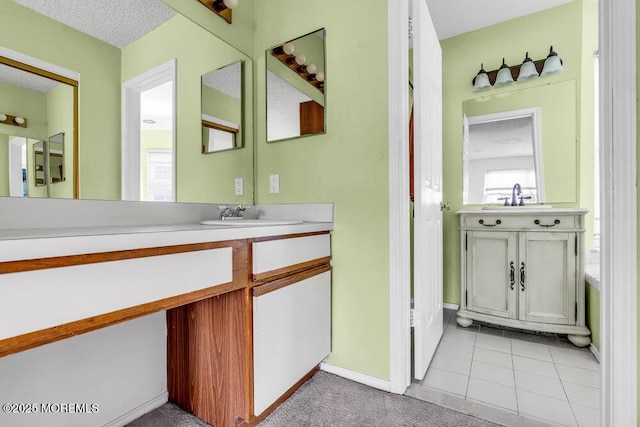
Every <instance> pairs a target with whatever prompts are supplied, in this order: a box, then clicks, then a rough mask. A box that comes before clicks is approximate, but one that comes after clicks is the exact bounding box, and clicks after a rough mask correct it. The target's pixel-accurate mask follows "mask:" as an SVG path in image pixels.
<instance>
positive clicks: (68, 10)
mask: <svg viewBox="0 0 640 427" xmlns="http://www.w3.org/2000/svg"><path fill="white" fill-rule="evenodd" d="M14 1H15V2H16V3H19V4H21V5H23V6H26V7H28V8H30V9H33V10H35V11H36V12H39V13H41V14H43V15H46V16H49V17H50V18H53V19H55V20H56V21H59V22H62V23H63V24H66V25H68V26H70V27H73V28H75V29H77V30H79V31H82V32H83V33H86V34H89V35H91V36H93V37H95V38H97V39H100V40H102V41H104V42H106V43H109V44H111V45H113V46H116V47H118V48H120V49H122V48H123V47H125V46H127V45H128V44H130V43H131V42H133V41H135V40H137V39H139V38H140V37H142V36H143V35H145V34H147V33H148V32H150V31H151V30H153V29H154V28H156V27H157V26H159V25H160V24H162V23H163V22H165V21H167V20H169V19H170V18H172V17H173V16H174V15H175V14H176V12H175V11H174V10H173V9H171V8H170V7H169V6H167V5H166V4H164V3H163V2H162V1H160V0H110V1H108V2H106V3H103V2H101V1H94V0H55V1H52V0H14Z"/></svg>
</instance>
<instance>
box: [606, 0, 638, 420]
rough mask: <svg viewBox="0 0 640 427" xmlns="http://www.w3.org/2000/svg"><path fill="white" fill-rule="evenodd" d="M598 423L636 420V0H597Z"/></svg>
mask: <svg viewBox="0 0 640 427" xmlns="http://www.w3.org/2000/svg"><path fill="white" fill-rule="evenodd" d="M599 20H600V22H599V27H600V31H599V33H600V41H599V42H600V66H601V73H600V83H601V84H600V117H601V119H600V120H601V127H600V172H601V176H602V179H601V182H600V194H601V206H602V207H601V209H602V228H601V230H602V234H601V236H602V237H601V239H602V240H601V263H600V265H601V282H602V285H601V294H600V295H601V297H600V298H601V303H600V319H601V320H600V322H601V324H600V331H601V347H600V352H601V353H602V364H601V372H602V387H601V390H602V396H601V405H600V407H601V423H600V424H601V425H602V426H631V425H634V426H635V425H636V424H637V417H638V414H637V403H638V401H637V399H638V390H637V371H638V369H637V368H638V359H637V338H638V331H637V286H638V278H637V261H638V258H637V239H638V235H637V213H636V212H637V206H636V198H637V186H636V150H637V130H636V127H637V117H636V102H637V101H636V93H637V90H636V65H637V64H636V1H635V0H601V1H600V3H599Z"/></svg>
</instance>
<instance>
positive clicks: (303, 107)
mask: <svg viewBox="0 0 640 427" xmlns="http://www.w3.org/2000/svg"><path fill="white" fill-rule="evenodd" d="M325 34H326V32H325V30H324V29H320V30H317V31H314V32H312V33H310V34H307V35H304V36H302V37H299V38H297V39H294V40H289V41H286V42H283V43H282V44H279V45H277V46H275V47H273V48H272V49H268V50H267V51H266V62H267V75H266V79H267V141H268V142H273V141H278V140H282V139H291V138H296V137H301V136H307V135H314V134H319V133H325V132H326V129H325V127H326V126H325V117H326V116H325V108H326V105H325V94H324V91H325V79H326V76H325V74H326V70H325V42H324V39H325Z"/></svg>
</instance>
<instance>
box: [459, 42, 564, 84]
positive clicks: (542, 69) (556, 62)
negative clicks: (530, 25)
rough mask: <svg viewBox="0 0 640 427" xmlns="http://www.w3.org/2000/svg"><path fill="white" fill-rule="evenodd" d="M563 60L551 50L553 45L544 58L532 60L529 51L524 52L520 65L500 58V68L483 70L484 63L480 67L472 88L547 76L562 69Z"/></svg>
mask: <svg viewBox="0 0 640 427" xmlns="http://www.w3.org/2000/svg"><path fill="white" fill-rule="evenodd" d="M563 70H564V68H563V62H562V60H561V59H560V57H558V54H557V53H556V52H554V51H553V46H551V47H550V48H549V55H547V57H546V58H545V59H538V60H535V61H534V60H533V59H531V58H529V52H527V53H526V55H525V58H524V61H522V64H521V65H514V66H511V67H509V66H508V65H507V64H506V63H505V59H504V58H502V65H501V66H500V69H498V70H493V71H485V70H484V65H483V66H482V67H481V69H480V71H479V72H478V75H476V77H475V78H474V79H473V81H472V85H473V90H475V91H478V90H483V89H487V88H489V87H491V86H495V87H500V86H505V85H508V84H510V83H512V82H513V81H514V77H515V80H516V81H518V82H524V81H528V80H531V79H535V78H536V77H538V76H549V75H551V74H555V73H559V72H561V71H563Z"/></svg>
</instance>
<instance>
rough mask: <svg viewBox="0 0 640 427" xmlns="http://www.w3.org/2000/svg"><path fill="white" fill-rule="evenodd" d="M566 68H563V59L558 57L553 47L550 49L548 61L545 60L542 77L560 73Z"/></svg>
mask: <svg viewBox="0 0 640 427" xmlns="http://www.w3.org/2000/svg"><path fill="white" fill-rule="evenodd" d="M563 69H564V68H563V67H562V59H560V57H559V56H558V54H557V53H555V52H554V51H553V46H551V47H550V48H549V55H547V59H545V60H544V67H543V68H542V73H540V75H541V76H548V75H550V74H555V73H559V72H560V71H562V70H563Z"/></svg>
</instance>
